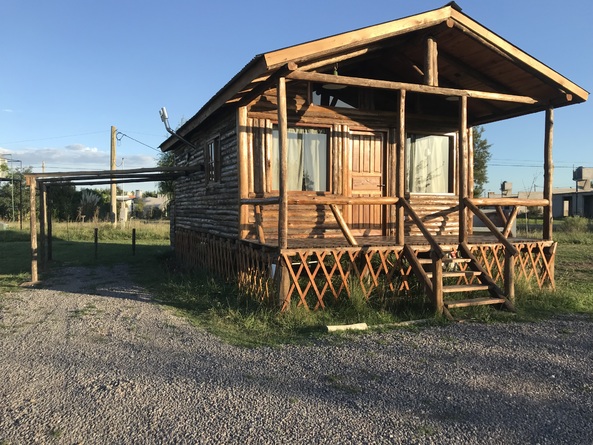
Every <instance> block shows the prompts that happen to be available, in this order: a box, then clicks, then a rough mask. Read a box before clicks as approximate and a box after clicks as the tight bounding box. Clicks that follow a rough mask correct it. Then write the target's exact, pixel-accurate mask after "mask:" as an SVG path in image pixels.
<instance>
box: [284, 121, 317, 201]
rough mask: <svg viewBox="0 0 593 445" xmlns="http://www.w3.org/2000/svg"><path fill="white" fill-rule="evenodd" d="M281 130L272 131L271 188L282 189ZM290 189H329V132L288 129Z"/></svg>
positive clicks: (288, 185) (288, 182) (288, 178)
mask: <svg viewBox="0 0 593 445" xmlns="http://www.w3.org/2000/svg"><path fill="white" fill-rule="evenodd" d="M279 164H280V149H279V142H278V129H274V131H273V146H272V187H273V188H274V189H275V190H278V189H279V171H280V167H279ZM287 175H288V177H287V187H288V190H311V191H325V190H327V133H326V131H324V130H313V129H303V128H289V129H288V169H287Z"/></svg>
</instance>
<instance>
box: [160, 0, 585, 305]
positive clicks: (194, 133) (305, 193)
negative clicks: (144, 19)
mask: <svg viewBox="0 0 593 445" xmlns="http://www.w3.org/2000/svg"><path fill="white" fill-rule="evenodd" d="M587 98H588V93H587V91H585V90H584V89H582V88H581V87H579V86H578V85H576V84H574V83H573V82H571V81H570V80H568V79H567V78H565V77H563V76H562V75H560V74H559V73H558V72H556V71H554V70H552V69H551V68H549V67H548V66H546V65H544V64H543V63H541V62H539V61H538V60H537V59H535V58H534V57H532V56H530V55H528V54H527V53H526V52H524V51H522V50H521V49H519V48H517V47H516V46H514V45H513V44H511V43H510V42H508V41H507V40H505V39H503V38H502V37H500V36H498V35H497V34H495V33H494V32H492V31H490V30H489V29H488V28H486V27H484V26H483V25H481V24H479V23H478V22H476V21H474V20H473V19H471V18H470V17H468V16H467V15H465V14H464V13H463V12H461V9H460V8H459V7H458V6H457V5H456V4H455V3H454V2H451V3H449V4H448V5H446V6H444V7H442V8H439V9H435V10H432V11H428V12H425V13H421V14H417V15H414V16H411V17H406V18H402V19H399V20H394V21H389V22H386V23H382V24H378V25H374V26H370V27H366V28H361V29H358V30H354V31H349V32H345V33H343V34H339V35H335V36H331V37H327V38H322V39H319V40H315V41H311V42H306V43H302V44H299V45H295V46H292V47H288V48H284V49H280V50H276V51H270V52H267V53H263V54H259V55H257V56H255V58H254V59H253V60H251V61H250V62H249V63H248V64H247V66H245V67H244V68H243V69H242V70H241V71H240V72H239V73H237V74H236V75H235V76H234V77H233V78H232V79H230V81H229V82H228V83H227V84H226V85H225V86H224V87H223V88H222V89H221V90H220V91H219V92H218V93H216V94H215V95H214V97H212V98H211V99H210V100H209V101H208V102H207V103H206V104H205V105H204V106H203V107H202V108H201V109H200V110H199V111H198V112H197V113H196V114H195V115H194V116H193V117H192V118H191V119H189V120H188V121H187V122H186V123H185V124H184V125H183V126H181V128H179V130H178V135H179V136H180V137H176V136H171V137H169V138H168V139H167V140H165V141H164V142H163V143H162V144H161V149H162V150H163V151H166V152H173V153H174V155H175V162H176V166H179V167H183V166H202V171H197V172H195V173H192V174H191V175H189V176H186V177H183V178H179V179H177V180H176V182H175V197H176V198H175V203H174V205H173V216H172V218H171V224H172V232H173V237H174V244H175V251H176V254H177V257H178V259H179V261H180V262H182V263H183V264H186V265H187V266H190V267H199V268H207V269H208V270H210V271H211V272H213V273H216V274H218V275H221V276H223V277H227V278H232V279H235V280H237V282H238V283H239V286H240V287H241V289H242V290H243V291H244V292H246V293H249V294H251V295H253V296H254V297H255V298H259V299H266V298H276V299H277V301H278V302H279V304H280V305H281V307H282V308H284V309H286V308H288V307H289V306H290V305H291V304H292V303H294V304H297V305H300V306H305V307H309V308H312V309H317V308H323V307H325V306H326V305H327V304H329V303H330V302H331V301H335V300H337V299H339V298H342V297H343V296H348V295H350V294H351V292H353V291H354V289H355V288H356V289H361V291H362V292H363V294H364V295H365V296H366V297H369V296H370V295H372V294H373V292H379V291H380V292H383V294H384V293H385V292H387V293H391V294H393V295H399V294H405V293H406V292H408V291H409V290H410V287H411V286H412V284H411V282H412V281H413V280H414V279H417V280H419V281H420V283H421V286H422V287H423V289H424V290H425V292H426V294H427V295H428V296H429V297H430V298H432V300H433V302H434V304H435V307H436V308H437V310H438V311H441V312H445V313H447V311H448V309H451V308H455V307H459V306H463V305H473V304H505V305H507V306H508V307H511V306H512V305H511V300H512V298H513V296H514V287H513V282H514V275H515V274H518V275H519V276H521V275H523V276H525V277H532V276H537V282H538V284H539V285H540V286H541V285H545V284H551V285H553V283H554V277H553V270H554V267H553V264H554V252H555V243H554V241H553V239H552V224H551V212H552V205H551V204H552V191H551V189H552V187H551V184H552V165H551V159H552V153H551V149H552V134H553V132H552V123H553V114H554V109H555V108H559V107H563V106H567V105H572V104H578V103H581V102H584V101H585V100H587ZM536 112H543V114H542V124H543V127H544V134H545V144H544V146H543V148H542V151H543V153H544V166H543V167H544V172H545V175H544V183H545V186H546V188H545V190H544V193H543V197H542V198H541V199H538V200H535V201H534V200H530V201H529V203H528V202H527V200H524V199H509V198H504V197H497V198H491V199H489V198H474V197H473V196H472V194H471V190H473V170H472V165H473V162H472V159H473V146H472V140H471V137H472V136H471V135H472V132H471V128H472V127H473V126H476V125H482V124H486V123H489V122H496V121H501V120H504V119H511V118H515V117H517V116H523V115H526V114H531V113H536ZM556 125H561V122H557V123H556ZM185 141H190V142H191V144H192V145H191V146H190V145H188V144H187V143H186V142H185ZM531 203H533V205H538V206H542V207H543V209H544V217H545V219H546V221H547V223H545V224H544V235H543V238H542V239H540V240H516V239H513V240H512V241H511V240H509V238H508V235H509V232H510V230H511V226H512V224H513V221H514V220H515V218H516V215H517V212H518V207H519V206H523V205H529V204H531ZM485 206H493V207H495V208H502V207H508V208H509V212H508V216H505V218H506V219H505V222H504V227H503V228H502V230H497V228H496V227H491V226H490V225H488V223H486V222H485V223H484V224H486V226H487V227H488V233H487V234H485V235H484V234H481V235H480V236H477V234H474V233H473V228H472V224H471V220H472V217H471V215H477V217H478V218H480V220H484V221H486V220H488V218H487V217H486V216H485V215H484V213H483V212H482V210H481V208H483V207H485ZM493 257H495V258H496V261H492V260H491V259H492V258H493ZM451 261H458V264H457V267H456V268H454V269H455V270H456V272H457V275H451V273H452V272H450V271H449V269H447V268H445V269H443V263H444V262H451ZM414 277H415V278H414ZM452 283H454V284H452ZM463 291H468V292H469V291H472V292H474V291H480V292H483V293H485V295H486V296H481V297H480V298H477V299H476V298H468V299H465V300H461V302H460V301H459V300H456V299H454V298H452V297H451V298H448V299H444V297H443V295H450V293H452V292H455V293H457V292H463Z"/></svg>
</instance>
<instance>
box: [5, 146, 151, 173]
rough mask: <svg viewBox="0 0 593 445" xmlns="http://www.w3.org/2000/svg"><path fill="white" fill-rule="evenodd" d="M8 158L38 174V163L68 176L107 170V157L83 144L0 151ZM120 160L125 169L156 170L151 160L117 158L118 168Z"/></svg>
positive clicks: (131, 157)
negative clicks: (70, 173) (73, 172)
mask: <svg viewBox="0 0 593 445" xmlns="http://www.w3.org/2000/svg"><path fill="white" fill-rule="evenodd" d="M8 153H10V154H12V158H13V159H18V160H20V161H22V163H23V167H29V166H30V167H32V168H33V172H35V173H40V172H41V170H42V163H44V164H45V171H46V172H59V171H64V172H70V171H77V170H108V169H109V166H110V154H109V152H108V151H106V150H101V149H99V148H97V147H88V146H86V145H84V144H70V145H66V146H64V147H42V148H28V149H20V150H7V149H4V148H2V147H0V154H2V155H5V154H8ZM122 157H123V158H124V166H125V168H126V169H133V168H146V167H154V166H156V161H155V158H154V157H153V156H146V155H137V154H135V155H128V156H126V155H125V154H123V155H120V156H118V157H117V165H118V166H119V168H121V165H122Z"/></svg>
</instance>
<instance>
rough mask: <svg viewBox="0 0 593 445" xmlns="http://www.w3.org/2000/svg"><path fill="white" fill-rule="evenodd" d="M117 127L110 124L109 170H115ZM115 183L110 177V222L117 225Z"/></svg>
mask: <svg viewBox="0 0 593 445" xmlns="http://www.w3.org/2000/svg"><path fill="white" fill-rule="evenodd" d="M116 135H117V128H115V127H114V126H113V125H112V126H111V171H115V144H116ZM116 195H117V185H116V183H115V179H114V178H111V215H110V220H111V223H112V224H113V225H114V226H115V225H117V196H116Z"/></svg>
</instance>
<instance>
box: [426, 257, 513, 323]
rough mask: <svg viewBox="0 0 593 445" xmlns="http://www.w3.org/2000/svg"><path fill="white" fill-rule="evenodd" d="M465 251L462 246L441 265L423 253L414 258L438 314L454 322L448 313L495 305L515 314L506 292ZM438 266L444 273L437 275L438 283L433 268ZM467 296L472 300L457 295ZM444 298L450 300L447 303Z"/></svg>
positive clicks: (439, 272)
mask: <svg viewBox="0 0 593 445" xmlns="http://www.w3.org/2000/svg"><path fill="white" fill-rule="evenodd" d="M464 247H465V246H464V245H459V246H458V249H455V248H453V249H451V250H450V251H446V252H445V254H446V256H445V257H443V258H442V259H441V260H440V262H439V260H438V259H436V260H433V259H432V258H426V256H428V253H427V252H422V253H420V256H422V257H418V256H417V257H416V258H415V262H416V264H417V266H416V269H419V270H418V273H419V274H420V275H423V278H424V279H425V280H427V281H426V283H427V288H428V290H430V291H431V292H432V294H433V297H434V302H435V306H436V308H437V310H442V312H443V313H444V314H445V315H446V316H447V317H448V318H450V319H451V320H453V317H452V316H451V313H450V312H449V310H450V309H455V308H464V307H470V306H488V305H494V306H497V307H498V308H500V307H505V308H507V309H509V310H511V311H514V307H513V305H512V303H511V302H510V301H509V299H508V298H506V296H505V295H504V292H503V291H502V290H501V289H500V288H499V287H498V286H497V284H496V283H495V282H494V280H493V279H492V277H490V276H488V274H487V273H486V271H485V270H484V268H483V267H482V266H481V265H480V264H479V263H478V260H477V259H476V258H475V257H474V256H473V255H472V254H471V252H469V250H468V249H466V248H464ZM439 263H440V264H441V270H440V271H438V273H437V275H436V276H437V277H438V278H436V282H435V274H434V272H435V271H434V267H435V265H437V264H439ZM439 279H440V282H439V281H438V280H439ZM464 293H465V294H471V296H470V295H468V296H467V297H466V298H463V297H462V295H455V294H464ZM444 295H447V296H449V297H448V298H447V299H446V300H445V299H443V296H444Z"/></svg>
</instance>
